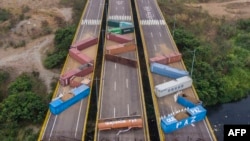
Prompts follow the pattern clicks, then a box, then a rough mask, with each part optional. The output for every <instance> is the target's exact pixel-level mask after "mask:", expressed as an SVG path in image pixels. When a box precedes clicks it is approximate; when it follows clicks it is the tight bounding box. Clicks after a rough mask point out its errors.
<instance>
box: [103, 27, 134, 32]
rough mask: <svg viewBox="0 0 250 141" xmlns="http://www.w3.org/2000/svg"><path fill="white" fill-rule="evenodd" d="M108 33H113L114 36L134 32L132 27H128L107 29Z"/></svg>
mask: <svg viewBox="0 0 250 141" xmlns="http://www.w3.org/2000/svg"><path fill="white" fill-rule="evenodd" d="M108 32H109V33H115V34H127V33H132V32H134V26H128V27H122V28H120V27H115V28H110V29H108Z"/></svg>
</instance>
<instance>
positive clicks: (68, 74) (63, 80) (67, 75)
mask: <svg viewBox="0 0 250 141" xmlns="http://www.w3.org/2000/svg"><path fill="white" fill-rule="evenodd" d="M78 72H79V69H75V70H70V71H68V72H66V73H64V74H63V75H61V76H60V78H59V83H60V84H61V85H62V86H67V85H68V84H69V82H70V79H71V78H72V77H73V76H74V75H75V74H77V73H78Z"/></svg>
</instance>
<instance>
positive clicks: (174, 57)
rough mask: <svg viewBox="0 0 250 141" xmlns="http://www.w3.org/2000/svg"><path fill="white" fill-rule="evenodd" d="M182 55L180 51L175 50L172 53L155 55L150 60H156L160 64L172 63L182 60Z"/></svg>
mask: <svg viewBox="0 0 250 141" xmlns="http://www.w3.org/2000/svg"><path fill="white" fill-rule="evenodd" d="M181 58H182V55H181V54H180V53H179V52H174V53H170V54H164V55H159V56H155V57H151V58H150V59H149V61H150V62H151V63H153V62H156V63H160V64H171V63H174V62H178V61H181Z"/></svg>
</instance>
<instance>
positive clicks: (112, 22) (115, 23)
mask: <svg viewBox="0 0 250 141" xmlns="http://www.w3.org/2000/svg"><path fill="white" fill-rule="evenodd" d="M108 26H110V27H120V21H118V20H108Z"/></svg>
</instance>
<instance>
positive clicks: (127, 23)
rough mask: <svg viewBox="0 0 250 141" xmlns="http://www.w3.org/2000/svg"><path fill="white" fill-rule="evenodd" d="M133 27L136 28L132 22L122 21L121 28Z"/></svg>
mask: <svg viewBox="0 0 250 141" xmlns="http://www.w3.org/2000/svg"><path fill="white" fill-rule="evenodd" d="M132 26H134V25H133V23H131V22H123V21H121V22H120V26H119V27H121V28H123V27H132Z"/></svg>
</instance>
